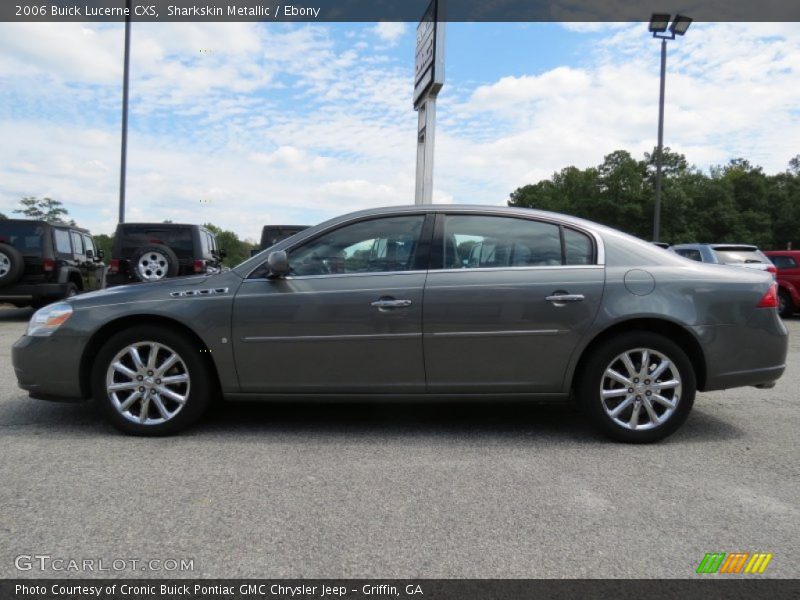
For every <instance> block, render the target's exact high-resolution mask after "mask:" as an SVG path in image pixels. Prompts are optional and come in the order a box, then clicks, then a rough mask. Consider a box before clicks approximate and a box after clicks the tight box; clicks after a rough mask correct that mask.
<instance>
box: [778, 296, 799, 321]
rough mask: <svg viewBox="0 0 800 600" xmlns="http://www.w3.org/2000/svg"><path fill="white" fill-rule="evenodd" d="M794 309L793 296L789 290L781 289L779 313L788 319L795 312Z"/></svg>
mask: <svg viewBox="0 0 800 600" xmlns="http://www.w3.org/2000/svg"><path fill="white" fill-rule="evenodd" d="M794 311H795V307H794V302H792V297H791V296H790V295H789V292H787V291H786V290H780V291H779V292H778V314H779V315H780V316H782V317H783V318H784V319H788V318H789V317H791V316H792V315H793V314H794Z"/></svg>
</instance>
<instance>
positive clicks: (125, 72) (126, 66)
mask: <svg viewBox="0 0 800 600" xmlns="http://www.w3.org/2000/svg"><path fill="white" fill-rule="evenodd" d="M126 6H127V7H128V13H127V15H126V17H125V57H124V59H123V65H122V142H121V147H120V157H119V222H120V223H124V222H125V174H126V170H127V166H128V79H129V74H130V65H131V16H130V15H131V0H127V2H126Z"/></svg>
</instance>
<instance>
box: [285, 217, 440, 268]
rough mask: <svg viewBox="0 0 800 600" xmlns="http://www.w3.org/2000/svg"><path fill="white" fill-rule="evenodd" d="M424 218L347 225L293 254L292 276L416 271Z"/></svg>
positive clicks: (291, 258)
mask: <svg viewBox="0 0 800 600" xmlns="http://www.w3.org/2000/svg"><path fill="white" fill-rule="evenodd" d="M424 221H425V216H424V215H409V216H406V217H388V218H385V219H372V220H370V221H361V222H359V223H354V224H353V225H346V226H344V227H341V228H339V229H336V230H334V231H331V232H329V233H325V234H323V235H321V236H320V237H318V238H316V239H314V240H312V241H310V242H308V243H307V244H304V245H303V246H301V247H299V248H297V249H296V250H293V251H292V252H291V253H290V254H289V264H290V266H291V274H292V275H326V274H333V273H380V272H391V271H410V270H413V269H414V259H415V256H416V249H417V242H418V241H419V235H420V232H421V231H422V224H423V223H424Z"/></svg>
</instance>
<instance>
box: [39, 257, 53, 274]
mask: <svg viewBox="0 0 800 600" xmlns="http://www.w3.org/2000/svg"><path fill="white" fill-rule="evenodd" d="M55 270H56V261H54V260H53V259H52V258H45V259H44V260H43V261H42V271H44V272H45V273H52V272H53V271H55Z"/></svg>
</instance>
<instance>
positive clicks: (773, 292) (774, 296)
mask: <svg viewBox="0 0 800 600" xmlns="http://www.w3.org/2000/svg"><path fill="white" fill-rule="evenodd" d="M756 308H778V284H777V283H773V284H772V285H771V286H769V289H768V290H767V293H766V294H764V295H763V296H761V300H759V302H758V304H757V305H756Z"/></svg>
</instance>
